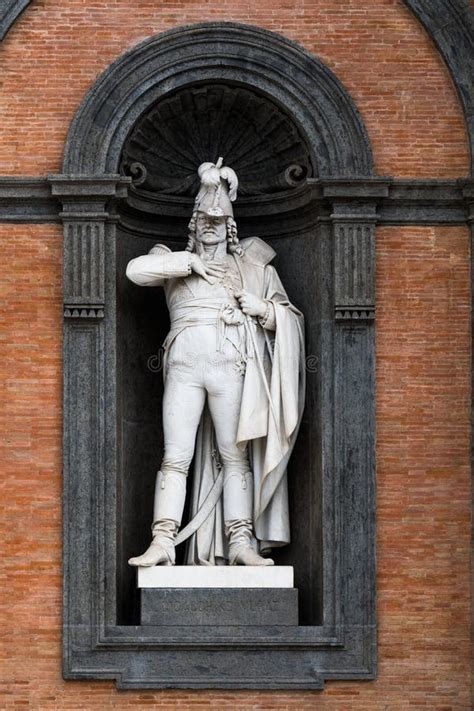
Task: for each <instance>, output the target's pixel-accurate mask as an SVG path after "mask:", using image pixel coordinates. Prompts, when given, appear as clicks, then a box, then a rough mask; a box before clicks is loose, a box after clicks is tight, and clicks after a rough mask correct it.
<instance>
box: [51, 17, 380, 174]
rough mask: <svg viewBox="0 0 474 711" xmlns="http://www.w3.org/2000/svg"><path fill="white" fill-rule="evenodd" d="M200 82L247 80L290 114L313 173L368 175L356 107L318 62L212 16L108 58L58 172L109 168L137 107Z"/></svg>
mask: <svg viewBox="0 0 474 711" xmlns="http://www.w3.org/2000/svg"><path fill="white" fill-rule="evenodd" d="M288 77H291V81H288ZM209 82H223V83H230V84H240V85H243V86H247V87H249V88H250V89H252V90H254V91H256V92H258V93H260V94H261V95H263V96H267V97H268V98H269V99H270V100H271V101H273V102H274V103H275V104H276V105H278V106H279V107H280V108H281V110H282V111H284V112H285V113H287V114H288V115H290V116H291V117H292V118H293V120H294V122H295V124H296V125H297V126H298V127H299V129H300V131H301V132H302V134H303V135H304V137H305V139H306V142H307V145H308V146H309V147H310V151H311V162H312V164H313V167H314V172H315V174H316V175H318V176H319V177H330V176H341V175H344V176H346V177H347V176H370V175H371V174H372V173H373V160H372V153H371V149H370V144H369V140H368V136H367V133H366V130H365V128H364V125H363V123H362V120H361V118H360V116H359V113H358V111H357V109H356V107H355V105H354V103H353V101H352V99H351V98H350V96H349V95H348V93H347V91H346V90H345V89H344V87H343V86H342V84H341V83H340V82H339V80H338V79H337V78H336V77H335V76H334V74H333V73H332V72H331V71H329V69H328V68H327V67H325V66H324V65H323V64H322V63H321V62H320V61H319V60H317V59H316V58H315V57H313V56H312V55H310V54H309V53H308V52H306V51H305V50H304V49H302V48H301V47H300V46H299V45H297V44H296V43H294V42H291V41H289V40H287V39H285V38H284V37H282V36H280V35H277V34H275V33H273V32H268V31H266V30H261V29H257V28H255V27H251V26H248V25H241V24H236V23H220V22H219V23H204V24H199V25H192V26H187V27H180V28H178V29H174V30H171V31H169V32H165V33H163V34H161V35H158V36H156V37H153V38H151V39H149V40H146V41H145V42H142V43H141V44H139V45H138V46H136V47H134V48H133V49H131V50H130V51H129V52H127V53H126V54H124V55H123V56H122V57H120V58H119V59H118V60H117V61H116V62H114V63H113V64H112V65H111V66H110V67H109V68H108V69H107V70H106V71H105V72H104V73H103V74H102V76H101V77H99V79H98V80H97V82H96V83H95V84H94V86H93V87H92V88H91V90H90V91H89V93H88V94H87V96H86V97H85V99H84V101H83V103H82V105H81V106H80V108H79V110H78V112H77V114H76V116H75V118H74V120H73V122H72V125H71V128H70V131H69V135H68V139H67V143H66V148H65V155H64V163H63V171H64V173H69V174H94V175H100V174H103V173H116V172H118V168H119V161H120V153H121V150H122V146H123V144H124V142H125V140H126V138H127V136H128V134H129V133H130V131H131V130H132V128H133V126H134V125H135V123H136V121H137V120H138V119H139V117H140V116H141V115H142V114H143V113H144V112H145V111H147V110H148V109H149V108H150V107H151V106H153V105H154V104H156V103H157V102H158V101H159V100H160V99H162V98H163V97H165V96H167V95H169V94H170V93H172V92H175V91H177V90H179V89H181V88H183V87H185V86H187V85H190V84H196V83H203V84H204V83H209Z"/></svg>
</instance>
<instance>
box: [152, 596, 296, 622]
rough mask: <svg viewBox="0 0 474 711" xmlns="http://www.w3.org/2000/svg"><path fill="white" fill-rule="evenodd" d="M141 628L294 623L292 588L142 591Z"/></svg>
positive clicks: (294, 603) (294, 601)
mask: <svg viewBox="0 0 474 711" xmlns="http://www.w3.org/2000/svg"><path fill="white" fill-rule="evenodd" d="M140 593H141V618H140V621H141V624H142V625H166V626H170V625H224V626H225V625H261V626H267V625H278V626H281V625H283V626H288V625H297V624H298V590H297V589H296V588H286V589H285V588H265V589H258V588H252V589H245V588H230V589H221V590H219V589H217V588H181V589H177V588H143V589H142V590H141V591H140Z"/></svg>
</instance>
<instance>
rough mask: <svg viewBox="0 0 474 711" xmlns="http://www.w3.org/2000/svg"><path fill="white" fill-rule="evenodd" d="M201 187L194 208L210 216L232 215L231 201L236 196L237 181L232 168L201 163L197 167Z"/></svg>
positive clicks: (218, 162) (220, 159)
mask: <svg viewBox="0 0 474 711" xmlns="http://www.w3.org/2000/svg"><path fill="white" fill-rule="evenodd" d="M198 175H199V178H200V180H201V187H200V189H199V192H198V194H197V197H196V201H195V203H194V210H195V211H197V212H204V213H206V215H210V216H211V217H233V216H234V211H233V209H232V203H233V202H234V200H235V199H236V197H237V187H238V185H239V181H238V179H237V175H236V174H235V172H234V171H233V170H232V168H227V167H226V166H223V165H222V158H219V160H218V161H217V163H201V165H200V166H199V168H198Z"/></svg>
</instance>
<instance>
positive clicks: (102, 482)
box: [51, 23, 376, 688]
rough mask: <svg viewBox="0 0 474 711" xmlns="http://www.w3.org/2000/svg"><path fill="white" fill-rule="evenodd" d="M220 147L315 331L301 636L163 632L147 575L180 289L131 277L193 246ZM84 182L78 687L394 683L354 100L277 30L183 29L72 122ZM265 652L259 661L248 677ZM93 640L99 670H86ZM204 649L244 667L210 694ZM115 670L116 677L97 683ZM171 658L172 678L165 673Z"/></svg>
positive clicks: (73, 600) (74, 287)
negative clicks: (88, 683)
mask: <svg viewBox="0 0 474 711" xmlns="http://www.w3.org/2000/svg"><path fill="white" fill-rule="evenodd" d="M233 107H234V109H235V110H234V111H232V108H233ZM226 112H227V113H228V114H229V115H231V116H232V118H231V120H230V127H229V126H228V121H227V119H226V116H225V113H226ZM202 115H204V116H205V117H207V119H206V121H210V120H211V117H212V121H213V122H214V125H215V126H220V129H221V130H220V139H219V140H217V139H216V138H215V132H214V131H208V133H207V136H204V135H203V136H201V139H200V141H201V144H199V145H198V143H199V142H198V141H196V142H195V143H193V131H194V132H202V130H203V125H204V124H203V122H202ZM236 116H237V117H238V119H237V120H236V118H235V117H236ZM178 121H180V122H181V131H177V130H176V127H175V125H174V124H175V123H177V122H178ZM242 124H245V125H246V129H245V130H241V129H242ZM234 139H235V140H234ZM288 139H290V140H288ZM286 140H287V141H288V145H287V146H285V141H286ZM156 141H158V142H159V143H160V145H161V148H160V151H153V143H154V142H156ZM165 143H166V150H163V146H164V144H165ZM198 148H199V150H198ZM207 151H213V152H216V151H217V153H218V154H219V155H222V154H225V153H227V155H225V158H226V161H227V159H228V157H229V156H230V157H231V158H230V160H229V163H230V162H231V161H232V162H233V163H234V166H233V167H235V168H236V169H237V170H239V172H240V177H241V180H242V191H241V197H240V199H239V201H238V203H237V206H236V218H237V221H238V224H239V230H240V235H241V236H242V237H246V236H249V235H251V234H259V235H260V236H262V237H263V238H264V239H266V240H267V241H269V242H270V243H271V244H272V245H273V246H274V247H275V249H276V251H277V255H278V256H277V259H276V262H275V265H276V267H277V269H278V271H279V272H280V275H281V277H282V280H283V281H284V283H285V286H286V287H287V289H288V292H289V295H290V298H291V299H292V300H293V301H294V302H295V303H296V304H297V305H298V306H299V307H300V308H301V309H302V310H303V312H304V314H305V317H306V326H307V349H308V355H309V359H308V390H307V404H306V409H305V414H304V419H303V424H302V428H301V433H300V436H299V439H298V443H297V446H296V449H295V453H294V456H293V457H292V460H291V465H290V481H291V482H292V483H291V485H290V498H291V507H292V514H291V515H292V526H293V542H292V545H291V546H290V547H288V548H287V549H286V550H282V551H281V553H279V554H278V556H279V558H278V562H282V563H290V564H293V565H294V566H295V572H296V584H297V586H298V588H299V590H300V610H301V620H300V622H301V624H300V625H299V626H297V627H291V628H287V629H271V630H267V629H265V628H259V629H257V628H255V629H254V628H252V629H250V628H247V629H244V628H242V629H240V628H239V629H237V628H232V629H228V628H223V627H219V626H218V625H216V626H213V627H209V628H207V627H206V628H200V629H199V631H198V632H196V631H194V632H193V630H189V629H181V628H173V627H167V628H160V629H155V628H152V627H150V628H148V629H146V630H144V629H143V628H141V627H140V626H139V625H137V607H136V600H135V599H134V581H133V572H132V571H131V570H130V569H129V568H128V566H127V564H126V560H127V558H128V556H129V555H130V554H133V553H136V552H137V545H138V548H140V547H141V545H142V544H144V543H145V542H146V540H147V539H148V537H149V522H150V517H151V495H152V488H153V482H154V474H155V471H156V468H157V466H158V463H159V458H160V443H161V442H160V437H161V435H160V432H161V426H160V416H161V413H160V398H161V388H162V385H161V373H160V369H159V351H158V349H159V346H160V343H161V341H162V338H163V336H164V334H165V333H166V330H167V315H166V309H165V305H164V301H163V296H162V294H161V293H160V291H159V290H145V289H138V288H137V287H134V286H133V285H131V284H130V283H128V282H127V281H126V279H125V277H124V272H125V265H126V263H127V261H128V259H130V258H131V257H133V256H136V255H137V254H141V253H144V252H146V251H147V250H148V249H149V248H150V246H151V245H152V244H154V243H155V242H156V241H161V242H162V241H164V242H166V243H167V244H168V245H169V246H170V247H171V248H174V249H176V248H183V246H184V243H185V236H186V223H187V220H188V219H189V216H190V211H191V207H192V198H193V181H194V180H195V176H194V173H193V171H191V168H192V166H193V160H196V167H197V164H198V163H199V162H200V161H201V158H202V160H206V159H215V158H217V157H218V156H217V155H212V156H208V155H205V153H206V152H207ZM191 154H193V155H191ZM247 154H250V155H251V156H252V157H254V158H258V160H253V161H252V160H248V159H247V158H246V155H247ZM178 156H179V160H178V158H177V157H178ZM239 166H240V167H239ZM63 170H64V172H63V175H61V176H56V177H55V178H54V179H51V180H52V185H53V192H54V194H56V195H57V196H58V197H59V198H60V199H61V201H62V204H63V213H62V215H63V220H64V225H65V279H64V283H65V288H64V292H65V293H64V303H65V318H66V320H65V523H66V525H65V590H66V601H67V605H66V607H67V611H68V614H67V618H66V624H65V645H66V650H67V653H66V655H65V673H66V675H67V676H71V677H74V678H76V676H77V675H79V676H80V674H81V673H84V674H85V675H86V676H87V675H89V676H96V677H100V676H101V675H104V674H105V675H107V673H108V672H107V669H110V670H112V671H110V674H113V675H115V676H116V677H117V678H120V684H121V685H122V686H133V685H140V686H162V685H167V686H169V685H171V686H189V685H191V686H194V685H196V684H197V685H201V686H220V685H224V686H225V685H229V686H234V687H236V686H237V687H238V686H262V687H265V686H273V687H274V686H282V685H283V686H285V685H286V684H287V683H289V684H290V686H294V685H295V683H296V685H299V686H306V687H308V688H319V687H320V686H321V683H322V680H323V678H324V677H325V676H327V675H329V676H331V675H332V676H334V675H337V674H338V672H337V668H340V669H343V668H344V665H346V666H347V668H350V669H351V673H353V674H356V675H358V676H365V677H370V676H372V675H373V671H374V655H373V642H374V597H373V593H374V531H373V520H374V499H373V490H374V457H373V443H374V417H373V407H374V363H373V353H374V334H373V316H374V285H373V281H374V279H373V277H374V269H373V265H374V225H375V202H374V196H375V195H376V189H375V192H374V188H373V185H372V182H371V181H372V157H371V151H370V146H369V142H368V139H367V134H366V131H365V129H364V126H363V124H362V121H361V119H360V116H359V114H358V112H357V110H356V108H355V106H354V104H353V102H352V100H351V98H350V96H349V95H348V94H347V92H346V91H345V89H344V88H343V87H342V85H341V84H340V82H339V81H338V80H337V78H336V77H335V76H334V75H333V74H332V73H331V72H330V71H329V70H328V69H327V68H326V67H325V66H324V65H323V64H322V63H321V62H319V61H318V60H317V59H316V58H315V57H312V56H311V55H310V54H309V53H307V52H306V51H305V50H303V49H302V48H301V47H299V46H298V45H296V44H295V43H293V42H290V41H289V40H286V39H285V38H283V37H280V36H279V35H276V34H274V33H270V32H266V31H264V30H260V29H256V28H253V27H249V26H246V25H237V24H233V23H207V24H203V25H197V26H191V27H183V28H178V29H176V30H173V31H170V32H167V33H164V34H163V35H159V36H157V37H154V38H152V39H150V40H148V41H146V42H144V43H142V44H140V45H138V46H137V47H134V48H133V49H132V50H131V51H129V52H128V53H126V54H125V55H124V56H123V57H121V58H120V59H119V60H117V61H116V62H115V63H114V64H112V65H111V66H110V67H109V69H107V70H106V72H104V74H103V75H102V76H101V77H100V78H99V79H98V80H97V82H96V83H95V85H94V86H93V87H92V89H91V90H90V91H89V93H88V95H87V96H86V98H85V99H84V101H83V103H82V105H81V107H80V108H79V110H78V112H77V114H76V117H75V118H74V121H73V123H72V126H71V129H70V132H69V136H68V140H67V144H66V150H65V157H64V167H63ZM375 182H376V181H375ZM78 538H79V539H80V540H81V541H82V544H81V547H80V548H79V550H75V548H74V546H72V545H71V541H73V540H77V539H78ZM91 606H92V607H91ZM94 606H97V611H94V612H93V614H92V613H91V609H94V610H95V608H94ZM71 620H77V622H76V623H74V622H73V623H71ZM88 625H89V627H88ZM86 628H87V629H89V637H87V635H86V637H87V639H85V638H84V635H85V632H84V629H86ZM216 644H217V645H218V647H219V649H222V650H223V654H222V656H221V655H219V659H218V660H217V661H216V659H217V658H216V656H215V650H216V649H217V647H216ZM81 645H82V646H81ZM84 645H85V647H84ZM203 645H204V646H203ZM249 645H250V648H251V649H252V650H255V649H257V650H259V652H258V658H255V659H253V662H252V669H251V671H249V669H248V666H246V667H245V668H246V669H247V672H246V673H247V674H250V676H245V674H243V671H244V667H243V666H242V659H243V657H242V655H244V656H245V654H246V652H245V649H247V650H248V649H249ZM282 645H283V647H284V649H285V650H286V652H285V653H283V652H282ZM86 648H87V651H88V653H89V652H90V654H91V655H92V656H90V657H87V654H86V657H87V659H88V662H87V663H86V662H85V661H84V660H85V659H86V657H80V655H79V656H75V655H76V651H77V650H78V649H82V651H83V652H84V653H85V652H86ZM336 649H337V650H338V651H339V653H340V654H339V656H338V661H337V663H335V658H336V657H335V655H334V650H336ZM186 650H188V651H186ZM189 650H191V651H193V650H194V651H193V653H194V652H195V653H196V654H199V659H200V664H199V665H198V666H202V664H201V663H202V660H204V662H205V664H206V663H207V662H206V661H205V660H206V659H207V660H208V661H209V663H211V662H210V660H211V658H212V660H213V662H212V665H211V666H212V667H213V669H214V671H215V668H216V667H215V665H216V664H217V665H218V666H219V664H220V663H221V662H222V664H223V665H224V667H225V668H226V669H227V672H225V673H224V667H223V668H222V669H221V671H219V672H216V673H217V676H215V674H214V671H213V672H212V673H211V672H209V674H207V675H206V673H204V677H205V679H204V681H202V679H201V677H200V678H199V680H198V679H197V676H196V677H194V676H193V674H197V672H196V670H194V671H193V665H192V664H191V666H190V662H189V654H188V652H189ZM206 650H207V651H206ZM104 651H106V652H107V654H108V655H109V656H107V654H106V655H102V657H100V653H101V652H104ZM94 655H96V656H95V657H94ZM97 655H98V656H97ZM176 655H178V656H176ZM206 655H210V656H209V657H207V656H206ZM94 658H96V659H99V658H100V659H101V664H102V665H103V667H101V668H102V671H97V672H96V671H93V670H92V671H91V670H89V671H87V669H86V667H87V665H88V664H90V665H92V666H94V664H95V663H96V662H94V661H93V659H94ZM171 658H173V660H174V661H173V668H172V669H169V670H168V676H167V677H166V678H164V677H163V678H162V677H160V676H159V675H158V676H157V673H156V665H157V664H158V665H160V666H161V665H163V664H166V660H167V659H168V660H170V659H171ZM177 659H178V662H177V663H176V660H177ZM285 660H286V661H285ZM97 663H98V662H97ZM75 664H76V666H75ZM288 664H289V665H290V667H291V668H292V669H293V671H292V674H293V675H294V678H295V679H296V680H297V681H296V682H294V681H291V682H290V681H288V670H287V667H286V666H285V665H288ZM335 664H336V666H335ZM81 665H85V666H84V671H83V672H81V671H77V670H78V669H79V670H80V669H81V668H82V667H81ZM107 665H109V666H107ZM262 665H263V666H262ZM268 665H270V666H271V667H272V671H271V672H269V666H268ZM295 665H296V666H295ZM338 665H339V667H338ZM244 666H245V665H244ZM264 667H265V670H266V671H264ZM117 669H119V671H113V670H117ZM278 669H280V672H278V671H277V670H278ZM285 670H286V671H285ZM340 673H341V674H342V675H344V672H343V671H342V672H340ZM213 674H214V676H213ZM221 674H224V675H225V674H227V677H226V679H225V680H221V681H219V675H221ZM229 675H230V676H229ZM269 675H270V676H269ZM201 676H202V675H201ZM137 679H138V681H137ZM285 680H286V681H285Z"/></svg>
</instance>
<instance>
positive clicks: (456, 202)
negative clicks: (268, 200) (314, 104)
mask: <svg viewBox="0 0 474 711" xmlns="http://www.w3.org/2000/svg"><path fill="white" fill-rule="evenodd" d="M405 2H406V4H407V6H409V7H410V8H411V9H412V10H413V11H414V12H415V14H416V15H417V17H418V18H419V19H420V21H421V22H422V23H423V24H424V26H425V27H426V29H427V30H428V32H429V34H430V36H431V37H432V38H433V40H434V41H435V43H436V44H437V46H438V48H439V50H440V52H441V54H442V56H443V57H444V59H445V61H446V62H447V64H448V67H449V68H450V70H451V72H452V75H453V79H454V81H455V84H456V87H457V89H458V92H459V94H460V98H461V101H462V104H463V107H464V110H465V114H466V121H467V124H468V129H469V136H470V140H471V145H472V144H473V142H474V130H473V116H474V111H473V106H474V103H473V102H474V92H473V91H472V72H471V71H470V67H472V57H473V52H472V47H473V45H474V34H473V32H472V27H473V22H472V19H473V14H472V9H471V8H469V6H468V3H467V2H466V1H465V0H456V1H455V0H405ZM27 5H28V2H24V1H23V2H21V1H20V2H18V1H16V2H7V3H6V5H5V7H4V8H3V10H2V11H1V12H0V30H1V33H2V37H3V36H4V35H5V34H6V32H7V31H8V29H9V28H10V26H11V24H13V22H14V21H15V20H16V18H17V16H18V15H19V13H20V12H21V11H22V10H23V9H24V8H25V7H26V6H27ZM471 153H472V151H471ZM64 177H65V176H64ZM91 177H92V176H90V177H89V180H87V179H86V180H85V181H82V180H81V181H78V182H77V183H76V184H75V186H74V187H72V186H71V185H69V186H67V183H68V182H69V181H68V180H67V179H66V180H64V181H61V180H60V181H58V182H59V184H62V186H63V188H59V187H56V186H57V182H56V181H55V180H54V179H53V180H51V181H48V182H47V181H45V180H43V181H42V180H41V179H36V178H34V179H10V178H4V179H1V184H0V220H1V221H2V222H44V221H46V222H51V221H58V218H59V214H58V207H57V206H58V205H59V199H60V200H61V201H64V198H63V196H62V195H61V193H62V192H63V189H65V188H66V190H67V191H68V192H69V193H70V198H71V201H70V205H74V206H75V207H77V205H78V203H80V205H81V209H82V213H83V214H82V217H83V224H84V223H85V222H86V221H87V219H89V218H90V219H93V220H96V221H98V222H99V223H100V224H103V225H104V230H103V234H104V235H105V237H106V239H107V238H108V236H109V234H110V227H111V225H112V226H113V221H114V217H113V202H114V200H115V199H116V197H119V196H120V193H121V191H123V188H122V184H123V182H125V181H119V180H117V177H118V176H106V175H104V176H103V177H102V180H99V181H98V185H97V184H96V185H95V186H94V185H93V183H94V181H93V180H91V179H90V178H91ZM72 182H73V183H74V181H72ZM84 182H85V183H88V184H89V189H87V188H86V190H84ZM334 182H338V181H331V180H329V181H328V183H329V187H328V186H327V185H326V181H324V182H323V181H321V182H320V186H317V194H318V196H320V195H321V194H322V195H323V197H324V193H327V192H329V195H331V193H332V191H333V183H334ZM342 182H343V183H344V191H345V194H346V196H347V197H350V199H351V205H352V206H353V205H354V204H356V203H357V201H359V202H360V201H361V192H360V189H358V186H357V182H358V181H353V180H345V181H344V180H343V181H342ZM369 182H370V181H369ZM106 183H107V185H105V184H106ZM387 183H388V187H387V186H386V192H385V193H384V194H383V195H382V194H381V192H383V191H380V193H379V194H378V195H377V196H373V197H374V203H373V204H374V205H375V206H376V213H377V217H378V220H379V221H381V222H383V223H385V224H408V223H411V224H442V223H446V224H461V223H464V224H466V223H467V224H472V219H473V218H472V215H473V206H474V197H473V188H472V182H471V181H469V180H460V181H457V183H455V182H454V181H387ZM379 187H380V188H382V186H381V185H380V186H379ZM352 188H355V189H354V190H352ZM95 189H98V192H99V193H101V194H102V198H101V201H100V200H96V199H94V207H95V208H96V212H95V213H94V211H93V210H92V211H89V210H90V207H91V198H92V196H93V194H94V195H95V192H94V191H95ZM51 192H52V193H53V197H51ZM88 192H89V196H87V193H88ZM122 195H123V192H122ZM315 199H316V200H318V199H320V197H315ZM88 201H89V202H88ZM362 202H363V200H362ZM109 207H110V208H111V209H110V210H109V209H106V208H109ZM407 211H408V214H407ZM463 213H464V219H463ZM64 216H65V217H66V216H67V215H64ZM71 217H72V215H71ZM76 217H77V214H76V213H74V219H75V218H76ZM112 229H113V227H112ZM109 241H110V240H109ZM111 296H113V295H111ZM86 301H87V299H86ZM88 301H89V304H86V306H87V305H89V306H92V307H94V308H95V307H97V306H99V307H100V306H101V304H98V305H93V304H90V299H88ZM71 306H74V304H71ZM94 308H91V309H89V312H87V309H81V311H82V312H83V313H82V314H81V316H83V317H88V318H91V319H92V321H89V322H88V324H87V323H86V322H84V327H83V328H82V334H83V342H84V344H85V343H86V342H87V341H88V340H89V344H88V346H87V348H89V349H90V347H91V344H92V343H95V344H96V346H98V353H100V348H101V343H100V339H99V341H97V340H96V339H91V335H90V334H91V333H92V332H94V331H93V329H92V330H91V329H90V328H89V326H92V325H93V321H94V319H95V318H99V319H100V318H101V309H100V308H98V309H97V310H94ZM94 325H95V324H94ZM79 332H80V329H78V334H79ZM99 375H100V373H97V377H98V380H97V382H98V383H100V377H99ZM85 424H86V425H87V424H90V423H85ZM86 638H87V635H86ZM237 644H238V642H237V640H236V645H237ZM100 648H101V646H100V645H99V647H98V649H100ZM121 656H122V655H117V657H116V658H117V662H119V660H120V657H121ZM104 661H105V660H104ZM199 661H200V657H199V655H198V659H197V662H196V663H197V664H199ZM85 666H88V664H87V663H86V664H85ZM119 666H120V665H119ZM106 667H108V668H106ZM347 671H348V673H347V674H344V672H341V671H336V672H335V673H334V674H329V675H327V674H325V673H324V672H323V676H324V677H325V678H348V677H349V676H352V675H351V674H350V670H347ZM94 675H95V676H97V677H100V678H119V677H120V673H119V672H118V671H117V670H115V671H113V670H112V669H111V668H110V667H109V665H108V664H106V665H105V666H103V667H102V669H100V670H97V669H96V673H95V674H94V673H92V674H88V673H87V672H86V671H85V669H84V672H83V674H81V672H79V673H78V675H76V676H75V678H90V676H94ZM356 676H357V675H356ZM316 677H317V678H315V679H314V683H312V684H310V685H309V686H310V687H311V688H318V685H319V684H320V683H321V676H319V675H318V672H317V670H316ZM119 685H120V680H119ZM123 685H125V686H132V687H133V686H137V687H140V686H143V685H144V684H141V683H133V682H131V681H130V680H128V681H127V680H125V683H124V684H123ZM169 685H172V683H171V684H170V682H169V680H166V679H162V680H161V681H160V683H158V686H169ZM193 685H194V684H187V683H184V684H183V686H193ZM197 685H199V684H197ZM220 685H221V684H217V686H220ZM222 685H223V686H229V684H225V683H224V684H222ZM241 685H242V686H244V687H245V686H247V687H248V686H254V685H255V684H250V683H243V684H241ZM150 686H154V684H153V683H151V684H150ZM230 686H232V684H231V685H230ZM255 686H258V684H256V685H255ZM267 686H268V688H270V687H271V686H272V685H271V684H268V685H267ZM277 686H288V687H292V686H293V684H291V683H287V682H286V681H285V680H283V681H282V683H278V684H277ZM294 686H295V687H298V682H297V683H296V684H295V685H294ZM299 686H300V687H306V688H308V685H307V684H306V683H303V684H299Z"/></svg>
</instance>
